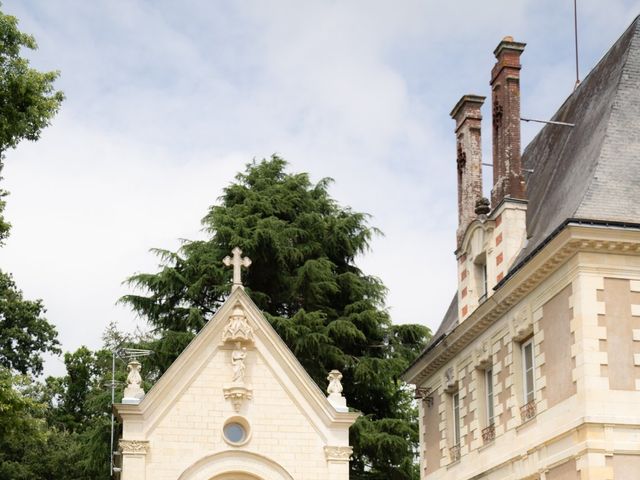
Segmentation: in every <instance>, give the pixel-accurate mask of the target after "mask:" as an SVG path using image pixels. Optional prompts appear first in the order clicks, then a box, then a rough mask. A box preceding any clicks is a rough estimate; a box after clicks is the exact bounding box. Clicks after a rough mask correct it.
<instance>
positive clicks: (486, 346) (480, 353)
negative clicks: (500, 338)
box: [473, 340, 492, 368]
mask: <svg viewBox="0 0 640 480" xmlns="http://www.w3.org/2000/svg"><path fill="white" fill-rule="evenodd" d="M473 353H474V357H475V367H476V368H487V367H490V366H491V363H492V362H491V344H490V343H489V340H485V341H484V342H482V344H481V345H480V346H479V347H478V348H476V350H475V352H473Z"/></svg>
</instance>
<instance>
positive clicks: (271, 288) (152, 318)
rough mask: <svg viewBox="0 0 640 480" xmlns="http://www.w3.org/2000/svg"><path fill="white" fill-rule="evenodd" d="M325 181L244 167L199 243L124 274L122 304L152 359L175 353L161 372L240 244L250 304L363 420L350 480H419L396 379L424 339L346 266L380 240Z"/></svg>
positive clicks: (259, 165) (220, 288) (412, 425)
mask: <svg viewBox="0 0 640 480" xmlns="http://www.w3.org/2000/svg"><path fill="white" fill-rule="evenodd" d="M330 184H331V179H328V178H326V179H322V180H320V181H319V182H318V183H316V184H314V183H312V182H311V181H310V179H309V176H308V175H307V174H306V173H297V174H296V173H288V172H287V171H286V162H285V161H284V160H282V159H281V158H279V157H276V156H273V157H271V159H269V160H262V161H260V162H256V161H254V162H253V163H250V164H249V165H247V167H246V169H245V171H244V172H242V173H239V174H238V175H237V176H236V179H235V182H234V183H232V184H231V185H229V186H228V187H227V188H226V189H225V190H224V194H223V195H222V197H221V198H220V199H219V204H217V205H214V206H212V207H210V209H209V211H208V213H207V215H206V216H205V217H204V219H203V220H202V223H203V226H204V229H205V231H206V232H207V233H208V234H209V238H208V239H207V240H205V241H197V242H189V241H186V242H185V243H184V245H183V246H182V248H181V249H180V250H179V251H178V252H167V251H158V250H156V251H155V253H156V254H157V255H158V256H159V258H160V260H161V265H160V270H159V271H158V272H157V273H155V274H147V273H142V274H137V275H133V276H132V277H130V278H129V279H128V283H129V285H130V286H131V287H132V288H134V289H136V290H137V292H136V293H135V294H131V295H127V296H125V297H123V298H122V302H124V303H126V304H128V305H130V306H131V307H132V308H133V309H134V310H135V311H136V312H137V313H138V314H139V315H141V316H143V317H144V318H146V319H147V320H148V321H149V323H150V324H151V325H152V326H153V327H154V329H155V332H156V334H157V335H158V337H159V339H158V340H157V344H156V345H154V346H152V347H151V348H152V349H153V350H154V351H156V352H157V351H158V350H157V349H161V351H163V352H169V351H171V349H175V350H174V351H173V352H172V353H171V354H166V355H164V356H162V355H161V358H160V359H158V355H154V358H153V359H151V358H150V361H153V362H156V363H155V365H154V367H155V375H159V374H161V373H162V371H164V370H165V369H166V368H168V366H169V365H170V360H171V359H172V358H175V357H176V356H177V355H178V354H179V353H180V351H181V349H182V348H184V346H186V338H184V339H182V340H185V342H183V341H180V337H179V335H180V332H182V333H183V334H184V335H188V336H189V339H190V338H191V336H192V335H193V334H194V333H197V331H198V330H199V329H200V328H202V326H203V325H204V322H205V321H206V320H208V319H209V318H210V317H211V315H212V314H213V313H214V312H215V311H216V310H217V308H218V307H219V306H220V305H221V303H222V302H223V301H224V299H225V298H226V296H227V295H228V293H229V288H230V275H231V272H230V271H229V270H227V269H224V268H223V267H222V263H221V262H222V259H223V258H224V257H225V256H226V255H228V254H229V252H230V251H231V249H232V248H233V247H236V246H238V247H240V248H241V249H242V251H243V253H244V254H245V255H248V256H249V257H250V258H251V259H252V260H253V264H252V265H251V268H250V269H249V270H248V271H246V272H245V273H244V276H243V281H244V285H245V287H246V289H247V292H248V294H249V295H250V296H251V298H252V299H253V301H254V302H255V303H256V305H258V307H259V308H260V309H261V310H262V311H263V312H264V313H265V316H266V318H267V319H268V320H269V322H271V324H272V325H273V327H274V328H275V329H276V331H277V332H278V334H279V335H280V337H281V338H282V339H283V340H284V341H285V342H286V343H287V345H288V346H289V348H290V349H291V350H292V351H293V353H294V354H295V355H296V357H297V358H298V360H299V361H300V363H301V364H302V365H303V366H304V367H305V369H306V370H307V372H308V373H309V375H310V376H311V377H312V378H313V379H314V380H315V381H316V383H317V384H318V385H320V386H321V387H324V386H326V376H327V372H328V371H330V370H332V369H334V368H337V369H339V370H341V371H342V373H343V375H344V394H345V396H346V397H347V399H348V401H349V404H350V406H352V407H353V408H355V409H358V410H361V411H362V412H363V413H364V414H365V415H366V417H364V419H363V420H360V421H359V423H358V425H360V426H358V427H355V428H354V430H353V435H352V444H353V446H354V458H356V461H355V462H354V463H353V465H352V471H353V472H352V473H353V475H354V476H355V477H354V478H402V479H410V478H417V476H416V475H415V474H416V472H417V470H415V469H414V468H413V464H414V454H413V449H414V448H415V445H416V442H417V422H416V419H415V416H414V413H415V412H413V410H412V409H411V396H410V395H409V394H408V392H407V391H406V389H405V388H404V386H403V384H402V383H401V382H400V381H399V380H398V377H399V375H400V373H401V372H402V371H403V370H404V368H406V367H407V366H408V364H409V362H410V361H411V360H412V359H413V357H414V356H415V355H417V353H418V352H419V351H420V350H421V349H422V346H423V345H424V343H425V341H426V340H427V338H428V336H429V331H428V329H426V328H425V327H422V326H419V325H411V326H408V325H407V326H394V325H393V324H392V323H391V319H390V318H389V314H388V312H387V310H386V309H385V306H384V300H385V294H386V288H385V287H384V285H383V284H382V282H381V281H380V280H379V279H377V278H375V277H371V276H367V275H364V274H363V273H362V272H361V271H360V269H359V268H358V267H357V266H356V264H355V259H356V258H357V257H358V255H361V254H363V253H365V252H366V251H367V250H368V249H369V243H370V241H371V239H372V238H373V236H374V235H377V234H379V232H378V231H377V230H376V229H375V228H373V227H371V226H370V225H369V224H368V219H369V217H368V215H366V214H363V213H358V212H353V211H352V210H351V209H350V208H348V207H342V206H340V205H338V203H337V202H336V201H335V200H334V199H333V198H331V196H330V195H329V192H328V188H329V186H330ZM391 448H393V449H394V450H393V451H391V450H390V449H391Z"/></svg>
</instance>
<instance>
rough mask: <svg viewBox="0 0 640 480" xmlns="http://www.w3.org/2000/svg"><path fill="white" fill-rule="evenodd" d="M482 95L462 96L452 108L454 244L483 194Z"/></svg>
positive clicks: (468, 222) (465, 227)
mask: <svg viewBox="0 0 640 480" xmlns="http://www.w3.org/2000/svg"><path fill="white" fill-rule="evenodd" d="M484 100H485V97H480V96H478V95H465V96H463V97H462V98H461V99H460V100H459V101H458V103H457V104H456V106H455V107H453V110H452V111H451V118H453V119H454V120H455V121H456V151H457V167H458V230H457V232H456V238H457V243H456V246H457V247H460V242H461V241H462V237H463V236H464V233H465V231H466V230H467V228H468V227H469V224H470V223H471V222H472V221H473V220H474V219H475V218H476V216H477V215H476V213H475V207H476V202H477V201H478V200H479V199H480V198H481V197H482V148H481V143H480V124H481V121H482V114H481V113H480V108H481V107H482V104H483V103H484Z"/></svg>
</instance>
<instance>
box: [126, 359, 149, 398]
mask: <svg viewBox="0 0 640 480" xmlns="http://www.w3.org/2000/svg"><path fill="white" fill-rule="evenodd" d="M140 367H141V365H140V362H139V361H137V360H136V359H133V360H131V361H130V362H129V364H128V365H127V369H128V370H129V375H127V386H126V387H125V389H124V395H123V398H122V403H128V404H138V403H140V400H142V399H143V398H144V389H143V388H142V376H141V375H140Z"/></svg>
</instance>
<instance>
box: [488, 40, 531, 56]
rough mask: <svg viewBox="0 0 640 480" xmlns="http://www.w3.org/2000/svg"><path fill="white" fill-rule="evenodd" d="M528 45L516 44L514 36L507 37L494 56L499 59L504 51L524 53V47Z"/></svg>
mask: <svg viewBox="0 0 640 480" xmlns="http://www.w3.org/2000/svg"><path fill="white" fill-rule="evenodd" d="M526 46H527V44H526V43H522V42H515V41H514V40H513V37H512V36H506V37H504V38H503V39H502V41H501V42H500V43H499V44H498V46H497V47H496V49H495V50H494V51H493V54H494V55H495V56H496V57H499V56H500V54H501V53H502V52H503V51H504V50H512V51H516V52H524V47H526Z"/></svg>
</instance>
